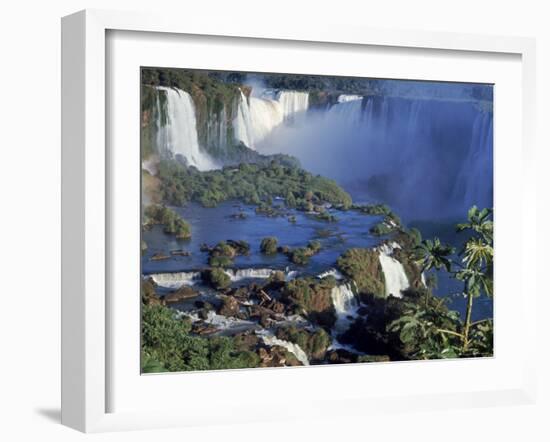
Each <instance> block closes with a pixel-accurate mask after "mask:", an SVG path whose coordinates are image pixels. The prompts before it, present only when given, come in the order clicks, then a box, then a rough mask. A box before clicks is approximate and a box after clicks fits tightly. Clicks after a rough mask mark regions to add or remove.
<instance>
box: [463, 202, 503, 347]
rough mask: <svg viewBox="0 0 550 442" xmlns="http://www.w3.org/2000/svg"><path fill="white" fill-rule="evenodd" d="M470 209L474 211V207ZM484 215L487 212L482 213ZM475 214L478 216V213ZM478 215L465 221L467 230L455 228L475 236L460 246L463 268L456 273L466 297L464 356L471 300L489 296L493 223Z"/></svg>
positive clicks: (491, 277)
mask: <svg viewBox="0 0 550 442" xmlns="http://www.w3.org/2000/svg"><path fill="white" fill-rule="evenodd" d="M472 209H475V211H477V207H475V206H474V207H473V208H472ZM472 209H470V212H472ZM485 211H487V209H484V210H483V211H482V212H485ZM470 212H469V214H470ZM477 212H478V213H479V211H477ZM478 213H476V214H475V222H472V218H473V217H469V218H470V223H469V225H467V227H462V226H464V225H460V224H459V225H458V226H457V228H458V229H460V230H466V229H469V230H472V231H473V232H475V233H476V234H477V235H478V236H477V237H476V236H474V237H472V238H470V239H469V240H468V241H467V242H466V244H465V245H464V249H463V250H462V252H461V256H462V263H463V265H464V268H463V269H462V270H460V271H458V272H457V273H456V277H457V278H458V279H460V280H461V281H464V293H466V294H467V296H468V303H467V305H466V317H465V319H464V339H463V346H462V350H463V351H464V352H465V351H467V350H468V345H469V343H470V328H471V324H472V308H473V302H474V298H477V297H478V296H479V295H480V294H481V293H482V292H485V293H486V294H487V295H488V296H493V256H494V251H493V222H492V221H490V220H489V219H487V217H486V216H484V217H478V216H477V215H478Z"/></svg>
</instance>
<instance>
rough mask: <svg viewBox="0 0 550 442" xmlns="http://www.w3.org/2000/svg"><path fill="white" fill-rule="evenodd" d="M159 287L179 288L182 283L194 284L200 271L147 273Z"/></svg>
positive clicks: (197, 280) (199, 277)
mask: <svg viewBox="0 0 550 442" xmlns="http://www.w3.org/2000/svg"><path fill="white" fill-rule="evenodd" d="M149 276H150V277H151V279H152V280H153V281H154V282H155V284H157V285H158V286H160V287H165V288H168V289H179V288H180V287H181V286H183V285H194V284H196V283H197V282H199V281H200V280H201V274H200V272H174V273H153V274H151V275H149Z"/></svg>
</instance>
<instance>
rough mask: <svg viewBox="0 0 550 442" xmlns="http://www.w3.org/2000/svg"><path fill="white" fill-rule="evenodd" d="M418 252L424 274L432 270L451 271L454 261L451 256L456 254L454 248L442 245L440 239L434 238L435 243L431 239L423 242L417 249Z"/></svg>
mask: <svg viewBox="0 0 550 442" xmlns="http://www.w3.org/2000/svg"><path fill="white" fill-rule="evenodd" d="M416 252H417V260H418V262H419V264H420V265H421V268H422V272H427V271H428V270H432V269H436V270H441V268H443V267H445V269H446V270H447V271H448V272H450V271H451V266H452V261H451V258H449V256H450V255H452V254H453V253H454V252H455V251H454V248H452V247H451V246H449V245H447V244H443V243H441V241H440V239H439V238H434V239H433V241H432V240H431V239H427V240H424V241H422V242H421V243H420V244H419V245H418V246H417V247H416Z"/></svg>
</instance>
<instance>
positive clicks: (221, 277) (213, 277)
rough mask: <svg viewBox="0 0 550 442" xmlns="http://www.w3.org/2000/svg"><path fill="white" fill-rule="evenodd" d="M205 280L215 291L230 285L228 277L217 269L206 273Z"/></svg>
mask: <svg viewBox="0 0 550 442" xmlns="http://www.w3.org/2000/svg"><path fill="white" fill-rule="evenodd" d="M206 280H207V281H208V282H209V283H210V285H211V286H212V287H214V288H215V289H217V290H221V289H226V288H227V287H229V286H230V285H231V278H230V277H229V275H228V274H227V273H225V272H224V271H223V270H222V269H220V268H218V267H215V268H213V269H210V270H207V271H206Z"/></svg>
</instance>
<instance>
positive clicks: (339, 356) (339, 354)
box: [327, 349, 357, 364]
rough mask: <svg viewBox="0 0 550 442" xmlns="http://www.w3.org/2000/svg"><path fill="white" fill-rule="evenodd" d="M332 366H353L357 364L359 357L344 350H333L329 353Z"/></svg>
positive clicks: (328, 358) (328, 356)
mask: <svg viewBox="0 0 550 442" xmlns="http://www.w3.org/2000/svg"><path fill="white" fill-rule="evenodd" d="M327 360H328V361H329V362H330V363H331V364H351V363H354V362H357V355H356V354H354V353H351V352H349V351H347V350H344V349H338V350H332V351H330V352H328V353H327Z"/></svg>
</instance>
